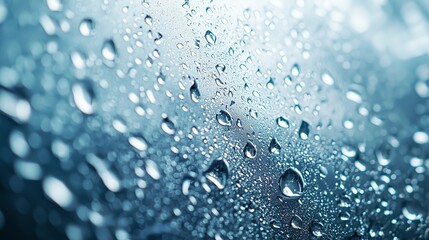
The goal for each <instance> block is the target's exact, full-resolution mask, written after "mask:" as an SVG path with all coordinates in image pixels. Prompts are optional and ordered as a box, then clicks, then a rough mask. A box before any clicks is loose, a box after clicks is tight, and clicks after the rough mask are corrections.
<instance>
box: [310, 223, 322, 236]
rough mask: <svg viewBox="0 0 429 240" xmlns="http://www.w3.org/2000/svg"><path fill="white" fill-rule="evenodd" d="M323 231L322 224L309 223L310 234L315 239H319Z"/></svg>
mask: <svg viewBox="0 0 429 240" xmlns="http://www.w3.org/2000/svg"><path fill="white" fill-rule="evenodd" d="M322 230H323V224H322V223H320V222H317V221H312V222H311V223H310V232H311V234H312V235H313V236H315V237H321V236H322V235H323V234H322Z"/></svg>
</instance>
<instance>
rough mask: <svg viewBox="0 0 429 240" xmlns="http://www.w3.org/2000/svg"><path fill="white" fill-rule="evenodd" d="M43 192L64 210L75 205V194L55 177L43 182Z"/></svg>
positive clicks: (47, 178)
mask: <svg viewBox="0 0 429 240" xmlns="http://www.w3.org/2000/svg"><path fill="white" fill-rule="evenodd" d="M43 191H44V192H45V194H46V195H47V196H48V197H49V198H50V199H51V200H52V201H54V202H55V203H57V204H58V205H60V206H61V207H63V208H70V207H71V206H72V204H73V201H74V196H73V193H72V192H71V191H70V189H69V188H68V187H67V186H66V185H65V184H64V183H63V182H62V181H60V180H59V179H57V178H55V177H51V176H48V177H46V178H45V179H44V180H43Z"/></svg>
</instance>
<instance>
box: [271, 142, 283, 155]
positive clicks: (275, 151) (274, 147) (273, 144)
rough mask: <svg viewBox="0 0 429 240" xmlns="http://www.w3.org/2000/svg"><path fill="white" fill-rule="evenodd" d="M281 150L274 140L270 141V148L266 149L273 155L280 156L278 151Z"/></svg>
mask: <svg viewBox="0 0 429 240" xmlns="http://www.w3.org/2000/svg"><path fill="white" fill-rule="evenodd" d="M281 149H282V148H281V147H280V144H279V142H278V141H277V139H276V138H273V139H271V142H270V146H269V147H268V150H269V151H270V152H271V153H273V154H280V150H281Z"/></svg>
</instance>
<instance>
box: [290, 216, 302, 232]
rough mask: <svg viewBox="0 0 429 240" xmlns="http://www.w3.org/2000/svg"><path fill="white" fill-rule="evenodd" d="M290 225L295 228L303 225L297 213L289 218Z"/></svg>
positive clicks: (300, 227)
mask: <svg viewBox="0 0 429 240" xmlns="http://www.w3.org/2000/svg"><path fill="white" fill-rule="evenodd" d="M290 225H291V226H292V227H293V228H295V229H302V226H303V222H302V219H301V218H300V217H299V216H298V215H295V216H293V217H292V219H291V220H290Z"/></svg>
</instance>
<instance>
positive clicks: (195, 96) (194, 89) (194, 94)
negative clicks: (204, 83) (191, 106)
mask: <svg viewBox="0 0 429 240" xmlns="http://www.w3.org/2000/svg"><path fill="white" fill-rule="evenodd" d="M189 91H190V93H191V99H192V101H193V102H199V101H200V96H201V95H200V90H198V85H197V82H196V81H194V84H192V86H191V88H190V90H189Z"/></svg>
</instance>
